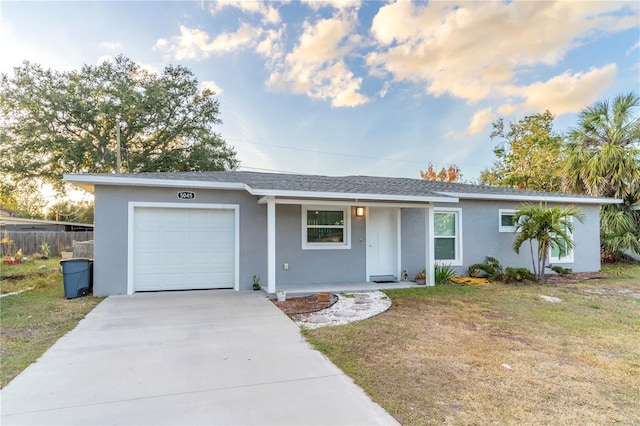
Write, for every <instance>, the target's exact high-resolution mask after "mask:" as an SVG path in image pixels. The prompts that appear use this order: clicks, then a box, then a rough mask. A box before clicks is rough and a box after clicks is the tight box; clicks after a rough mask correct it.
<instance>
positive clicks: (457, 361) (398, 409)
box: [305, 264, 640, 425]
mask: <svg viewBox="0 0 640 426" xmlns="http://www.w3.org/2000/svg"><path fill="white" fill-rule="evenodd" d="M610 271H612V272H617V273H618V274H619V275H618V276H617V277H615V278H610V279H603V280H588V281H584V282H581V283H577V284H564V285H528V286H523V285H505V284H490V285H488V286H485V287H458V286H442V287H432V288H420V289H407V290H394V291H389V292H388V294H389V296H390V297H391V298H392V300H393V306H392V308H391V309H390V310H389V311H388V312H386V313H384V314H381V315H379V316H377V317H375V318H372V319H370V320H366V321H362V322H356V323H352V324H348V325H345V326H337V327H324V328H319V329H316V330H306V331H305V335H306V336H307V338H308V339H309V341H310V342H311V343H312V344H313V345H314V346H315V347H316V348H317V349H319V350H320V351H322V352H323V353H325V354H326V355H327V356H328V357H329V358H330V359H331V360H332V361H333V362H334V363H335V364H336V365H338V366H339V367H340V368H342V369H343V370H344V371H345V373H346V374H348V375H349V376H351V377H352V378H353V379H354V380H355V382H356V383H357V384H358V385H360V386H361V387H362V388H363V389H364V390H365V391H366V392H367V393H368V394H369V395H370V396H371V397H372V398H373V399H374V400H375V401H376V402H378V403H379V404H380V405H382V406H383V407H384V408H385V409H386V410H388V411H389V412H390V413H391V414H392V415H393V416H394V417H396V418H397V419H398V420H399V421H400V423H402V424H403V425H425V424H492V423H495V424H566V425H570V424H571V425H573V424H640V409H639V407H640V265H638V264H635V265H617V266H615V267H614V268H610ZM540 295H545V296H553V297H557V298H560V299H561V300H562V301H561V302H560V303H550V302H546V301H543V300H542V299H541V298H540Z"/></svg>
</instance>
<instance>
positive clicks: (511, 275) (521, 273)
mask: <svg viewBox="0 0 640 426" xmlns="http://www.w3.org/2000/svg"><path fill="white" fill-rule="evenodd" d="M511 280H516V281H524V280H529V281H537V279H536V276H535V275H534V274H533V273H532V272H531V271H530V270H528V269H527V268H511V267H507V269H506V270H505V273H504V282H506V283H508V282H509V281H511Z"/></svg>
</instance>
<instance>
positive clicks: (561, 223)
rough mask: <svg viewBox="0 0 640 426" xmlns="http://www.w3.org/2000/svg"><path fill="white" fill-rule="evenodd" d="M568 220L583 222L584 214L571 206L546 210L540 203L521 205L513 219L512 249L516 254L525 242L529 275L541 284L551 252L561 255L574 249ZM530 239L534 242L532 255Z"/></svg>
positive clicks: (570, 224) (547, 208) (570, 225)
mask: <svg viewBox="0 0 640 426" xmlns="http://www.w3.org/2000/svg"><path fill="white" fill-rule="evenodd" d="M570 218H576V219H577V220H578V221H580V223H583V222H584V215H582V213H581V212H580V209H579V208H577V207H574V206H566V207H551V208H549V207H547V206H546V204H545V205H543V204H542V203H540V204H539V205H537V206H536V205H533V204H525V205H524V207H523V208H522V209H519V210H518V211H516V213H515V215H514V217H513V221H514V223H515V224H516V225H515V228H516V230H515V235H516V237H515V240H514V242H513V250H514V251H515V252H516V253H518V254H519V253H520V247H522V244H524V242H525V241H529V248H530V250H531V262H532V263H533V273H534V275H535V276H536V278H537V279H538V281H540V280H543V281H544V268H545V267H546V266H547V258H548V257H549V252H550V251H551V250H552V249H554V248H557V249H558V250H559V251H560V255H561V256H563V255H566V254H567V253H566V252H567V251H569V250H571V249H572V248H573V247H574V242H573V239H572V234H573V221H572V220H571V219H570ZM534 240H535V241H537V251H536V252H535V253H534V249H533V241H534Z"/></svg>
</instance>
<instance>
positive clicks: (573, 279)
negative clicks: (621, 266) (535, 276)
mask: <svg viewBox="0 0 640 426" xmlns="http://www.w3.org/2000/svg"><path fill="white" fill-rule="evenodd" d="M612 277H615V275H614V274H607V273H604V272H574V273H571V274H567V275H547V284H575V283H579V282H581V281H587V280H599V279H603V278H612Z"/></svg>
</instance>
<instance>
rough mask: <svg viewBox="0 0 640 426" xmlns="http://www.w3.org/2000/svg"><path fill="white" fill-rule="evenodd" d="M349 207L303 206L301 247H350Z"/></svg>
mask: <svg viewBox="0 0 640 426" xmlns="http://www.w3.org/2000/svg"><path fill="white" fill-rule="evenodd" d="M350 223H351V221H350V214H349V207H329V206H326V207H325V206H303V207H302V248H303V249H348V248H351V241H350V238H349V235H350V232H351V231H350Z"/></svg>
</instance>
